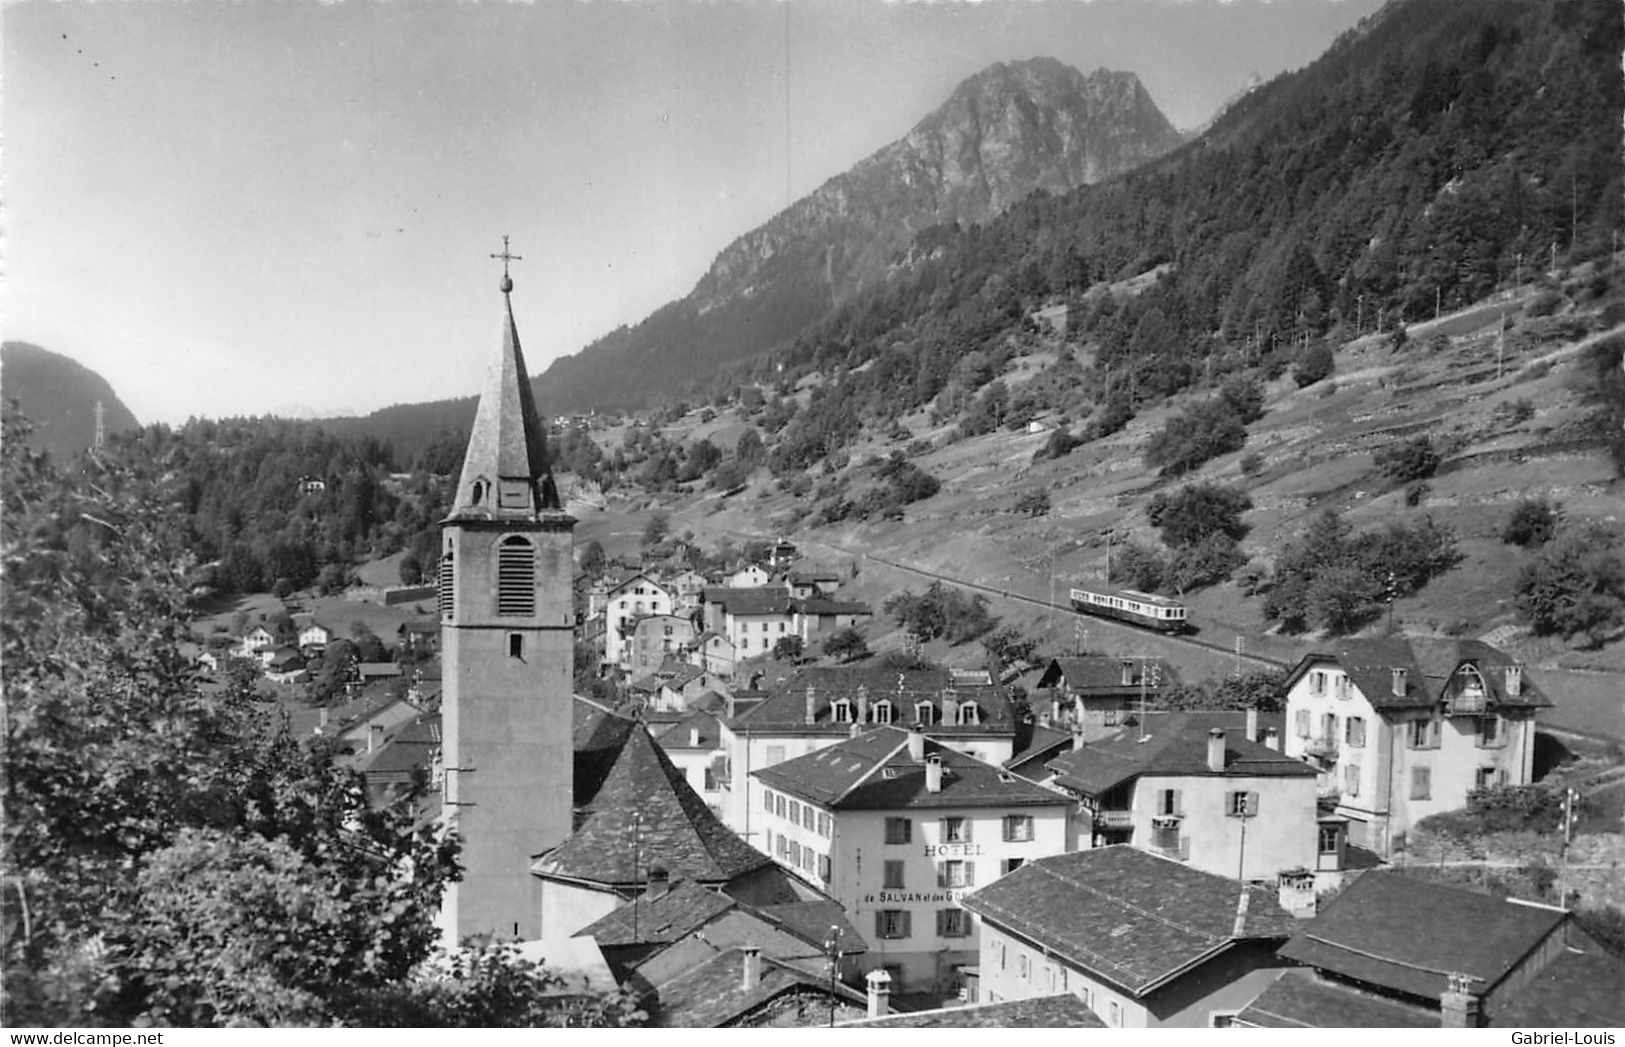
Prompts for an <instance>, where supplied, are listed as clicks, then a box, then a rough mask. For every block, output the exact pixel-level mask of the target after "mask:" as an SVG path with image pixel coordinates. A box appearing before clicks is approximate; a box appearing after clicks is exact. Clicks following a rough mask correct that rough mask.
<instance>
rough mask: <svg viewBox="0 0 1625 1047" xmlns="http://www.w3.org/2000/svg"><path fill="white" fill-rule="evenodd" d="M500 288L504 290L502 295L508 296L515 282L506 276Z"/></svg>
mask: <svg viewBox="0 0 1625 1047" xmlns="http://www.w3.org/2000/svg"><path fill="white" fill-rule="evenodd" d="M498 286H500V287H501V288H502V293H503V294H507V293H508V292H509V291H512V290H513V280H512V279H510V278H509V277H507V276H504V277H503V278H502V283H501V284H499V285H498Z"/></svg>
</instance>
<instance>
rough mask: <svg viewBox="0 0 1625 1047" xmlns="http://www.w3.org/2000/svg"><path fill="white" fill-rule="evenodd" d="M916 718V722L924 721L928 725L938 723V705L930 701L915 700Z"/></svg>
mask: <svg viewBox="0 0 1625 1047" xmlns="http://www.w3.org/2000/svg"><path fill="white" fill-rule="evenodd" d="M914 719H915V722H917V723H923V724H926V725H927V726H929V725H931V724H933V723H936V720H937V707H936V706H934V705H932V704H931V703H930V702H915V703H914Z"/></svg>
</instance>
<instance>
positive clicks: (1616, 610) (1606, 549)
mask: <svg viewBox="0 0 1625 1047" xmlns="http://www.w3.org/2000/svg"><path fill="white" fill-rule="evenodd" d="M1620 545H1621V540H1620V537H1619V534H1618V532H1617V531H1616V530H1614V529H1612V528H1610V527H1608V526H1606V525H1604V524H1590V525H1586V526H1573V527H1565V528H1563V529H1562V530H1560V531H1559V532H1558V534H1557V536H1556V537H1555V538H1553V539H1552V540H1551V541H1549V542H1547V543H1546V545H1545V546H1544V547H1542V548H1541V550H1540V552H1539V554H1538V555H1537V556H1536V557H1535V560H1534V562H1533V563H1530V564H1527V565H1526V566H1525V567H1524V568H1523V570H1522V571H1520V572H1519V574H1518V582H1517V589H1516V595H1515V597H1514V601H1515V604H1516V606H1517V608H1518V612H1519V613H1520V614H1521V615H1522V616H1523V618H1524V620H1525V621H1527V622H1529V623H1530V625H1532V626H1533V627H1534V630H1535V632H1536V633H1537V634H1538V635H1541V636H1550V635H1558V636H1562V637H1563V638H1564V639H1572V638H1574V637H1575V636H1582V635H1583V636H1585V637H1586V638H1587V640H1589V642H1591V643H1593V644H1600V643H1602V642H1604V641H1605V640H1606V639H1607V638H1608V637H1610V636H1612V635H1614V634H1615V633H1616V632H1618V631H1619V629H1620V627H1621V625H1625V557H1622V556H1621V549H1620Z"/></svg>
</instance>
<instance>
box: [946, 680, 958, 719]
mask: <svg viewBox="0 0 1625 1047" xmlns="http://www.w3.org/2000/svg"><path fill="white" fill-rule="evenodd" d="M942 722H943V723H958V722H959V692H958V691H956V690H954V688H953V687H951V686H950V687H944V688H943V689H942Z"/></svg>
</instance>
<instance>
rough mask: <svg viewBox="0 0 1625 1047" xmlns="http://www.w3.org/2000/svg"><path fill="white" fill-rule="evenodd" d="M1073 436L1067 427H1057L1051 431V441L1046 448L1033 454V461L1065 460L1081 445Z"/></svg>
mask: <svg viewBox="0 0 1625 1047" xmlns="http://www.w3.org/2000/svg"><path fill="white" fill-rule="evenodd" d="M1081 442H1082V441H1080V440H1079V439H1078V438H1077V437H1075V436H1073V435H1072V433H1071V431H1069V430H1068V429H1067V427H1066V426H1064V425H1060V426H1056V427H1055V428H1054V429H1053V430H1051V431H1050V434H1049V439H1048V440H1045V441H1044V446H1043V447H1040V448H1039V449H1038V450H1036V451H1034V452H1033V461H1035V462H1042V461H1045V460H1047V459H1050V458H1064V457H1066V456H1067V455H1069V454H1071V453H1072V449H1073V448H1074V447H1077V446H1078V444H1079V443H1081Z"/></svg>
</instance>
